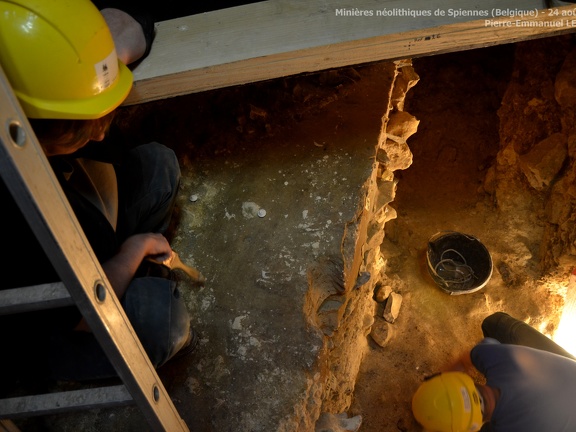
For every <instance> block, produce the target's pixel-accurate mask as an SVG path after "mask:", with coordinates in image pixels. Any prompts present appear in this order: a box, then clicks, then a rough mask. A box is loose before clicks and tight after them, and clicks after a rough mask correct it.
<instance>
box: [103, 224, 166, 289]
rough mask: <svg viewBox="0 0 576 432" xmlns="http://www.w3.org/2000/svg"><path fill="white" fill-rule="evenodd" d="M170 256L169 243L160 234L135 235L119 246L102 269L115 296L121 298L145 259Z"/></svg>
mask: <svg viewBox="0 0 576 432" xmlns="http://www.w3.org/2000/svg"><path fill="white" fill-rule="evenodd" d="M171 254H172V248H171V247H170V243H168V240H166V237H164V236H163V235H162V234H158V233H144V234H136V235H133V236H131V237H128V238H127V239H126V240H125V241H124V243H122V245H121V246H120V249H119V251H118V253H117V254H116V255H114V256H113V257H112V258H111V259H109V260H108V261H106V262H105V263H104V264H102V268H103V269H104V272H105V273H106V276H107V277H108V280H109V281H110V283H111V284H112V287H113V288H114V291H115V292H116V295H117V296H118V297H122V295H124V291H126V288H127V287H128V284H130V281H131V280H132V279H133V278H134V275H135V274H136V271H137V270H138V267H139V266H140V264H141V263H142V261H143V260H144V259H145V258H146V257H148V256H165V257H169V256H170V255H171Z"/></svg>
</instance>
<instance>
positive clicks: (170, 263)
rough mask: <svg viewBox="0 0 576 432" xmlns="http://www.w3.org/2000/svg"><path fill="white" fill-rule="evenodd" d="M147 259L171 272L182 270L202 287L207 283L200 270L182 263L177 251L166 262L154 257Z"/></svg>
mask: <svg viewBox="0 0 576 432" xmlns="http://www.w3.org/2000/svg"><path fill="white" fill-rule="evenodd" d="M147 259H148V260H149V261H151V262H153V263H156V264H160V265H163V266H165V267H168V268H169V269H171V270H176V269H178V270H182V271H183V272H184V273H186V274H187V275H188V276H190V279H192V281H193V282H196V283H198V284H200V285H204V283H205V282H206V278H205V277H204V276H202V274H201V273H200V272H199V271H198V270H196V269H195V268H192V267H190V266H188V265H186V264H184V263H183V262H182V260H181V259H180V256H178V254H177V253H176V252H175V251H172V253H171V254H170V256H169V257H168V258H166V259H165V260H160V259H158V258H154V257H148V258H147Z"/></svg>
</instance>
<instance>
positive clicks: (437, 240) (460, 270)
mask: <svg viewBox="0 0 576 432" xmlns="http://www.w3.org/2000/svg"><path fill="white" fill-rule="evenodd" d="M426 261H427V267H428V273H430V276H431V277H432V279H434V282H435V283H436V284H437V285H438V286H439V287H440V289H442V290H443V291H444V292H446V293H448V294H450V295H460V294H470V293H473V292H476V291H478V290H480V289H482V288H483V287H484V286H485V285H486V284H487V283H488V281H489V280H490V277H491V276H492V257H491V256H490V253H489V252H488V249H486V247H485V246H484V245H483V244H482V243H481V242H480V240H478V239H477V238H476V237H474V236H471V235H469V234H462V233H459V232H454V231H445V232H440V233H437V234H435V235H434V236H432V237H431V238H430V240H428V250H427V253H426Z"/></svg>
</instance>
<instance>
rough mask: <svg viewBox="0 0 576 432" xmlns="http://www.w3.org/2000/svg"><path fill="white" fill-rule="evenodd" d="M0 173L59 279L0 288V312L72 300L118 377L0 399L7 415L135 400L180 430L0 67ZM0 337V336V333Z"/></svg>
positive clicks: (2, 419) (3, 425) (164, 426)
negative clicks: (111, 382)
mask: <svg viewBox="0 0 576 432" xmlns="http://www.w3.org/2000/svg"><path fill="white" fill-rule="evenodd" d="M0 107H1V109H0V174H1V176H2V178H3V180H4V182H5V183H6V185H7V187H8V189H9V190H10V192H11V194H12V195H13V196H14V198H15V200H16V202H17V203H18V206H19V207H20V209H21V210H22V213H23V214H24V215H25V218H26V220H27V222H28V224H29V225H30V226H31V228H32V230H33V231H34V234H35V235H36V237H37V238H38V240H39V241H40V243H41V244H42V246H43V248H44V250H45V252H46V254H47V255H48V256H49V257H50V259H51V261H52V264H53V265H54V267H55V269H56V271H57V272H58V274H59V275H60V278H61V280H62V282H61V283H56V284H47V285H39V286H33V287H25V288H17V289H12V290H4V291H0V315H2V314H9V313H20V312H24V311H30V310H39V309H46V308H52V307H59V306H64V305H72V304H76V306H77V307H78V308H79V310H80V312H81V313H82V315H83V316H84V318H85V319H86V321H87V323H88V324H89V326H90V328H91V329H92V331H93V333H94V335H95V336H96V338H97V340H98V341H99V343H100V345H101V346H102V348H103V349H104V351H105V353H106V354H107V356H108V358H109V359H110V361H111V362H112V364H113V365H114V367H115V369H116V371H117V373H118V375H119V377H120V378H121V380H122V382H123V385H118V386H110V387H100V388H93V389H87V390H77V391H67V392H60V393H50V394H41V395H31V396H25V397H18V398H9V399H0V431H2V430H17V429H13V428H14V427H15V426H14V424H13V423H12V422H11V420H10V419H16V418H22V417H31V416H36V415H44V414H54V413H60V412H66V411H73V410H83V409H91V408H102V407H111V406H121V405H128V404H134V403H136V404H137V405H138V406H139V408H140V409H141V411H142V413H143V414H144V416H145V417H146V419H147V420H148V422H149V424H150V426H151V427H152V429H153V430H156V431H170V432H172V431H188V427H187V426H186V424H185V423H184V421H183V420H182V419H181V417H180V415H179V413H178V411H177V410H176V408H175V407H174V405H173V403H172V401H171V399H170V397H169V395H168V393H167V392H166V390H165V388H164V386H163V384H162V382H161V381H160V379H159V377H158V375H157V373H156V371H155V369H154V367H153V366H152V364H151V363H150V360H149V358H148V355H147V354H146V352H145V350H144V348H143V347H142V345H141V343H140V340H139V339H138V336H137V335H136V333H135V332H134V329H133V328H132V325H131V324H130V321H129V320H128V318H127V317H126V315H125V313H124V310H123V309H122V306H121V305H120V302H119V300H118V298H117V297H116V294H115V293H114V290H113V289H112V287H111V286H110V283H109V281H108V279H107V278H106V275H105V273H104V272H103V270H102V268H101V266H100V264H99V262H98V260H97V259H96V257H95V255H94V252H93V251H92V248H91V247H90V244H89V243H88V240H87V239H86V237H85V235H84V232H83V231H82V228H81V227H80V225H79V223H78V221H77V219H76V217H75V215H74V212H73V210H72V209H71V207H70V205H69V203H68V201H67V199H66V197H65V195H64V193H63V191H62V189H61V188H60V184H59V183H58V180H57V179H56V177H55V175H54V172H53V171H52V168H51V166H50V164H49V163H48V160H47V159H46V156H45V155H44V153H43V151H42V149H41V147H40V145H39V143H38V140H37V139H36V137H35V135H34V133H33V131H32V128H31V127H30V124H29V123H28V120H27V118H26V116H25V114H24V112H23V111H22V109H21V107H20V105H19V103H18V101H17V99H16V97H15V95H14V93H13V91H12V88H11V87H10V84H9V83H8V80H7V78H6V75H5V73H4V71H3V70H2V68H1V67H0ZM0 342H1V341H0Z"/></svg>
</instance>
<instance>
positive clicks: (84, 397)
mask: <svg viewBox="0 0 576 432" xmlns="http://www.w3.org/2000/svg"><path fill="white" fill-rule="evenodd" d="M133 403H134V400H133V399H132V396H130V393H129V392H128V390H127V389H126V387H125V386H123V385H117V386H109V387H97V388H91V389H84V390H71V391H65V392H58V393H47V394H42V395H33V396H22V397H15V398H6V399H0V419H15V418H22V417H31V416H40V415H46V414H56V413H62V412H70V411H79V410H84V409H93V408H110V407H117V406H124V405H130V404H133Z"/></svg>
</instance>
